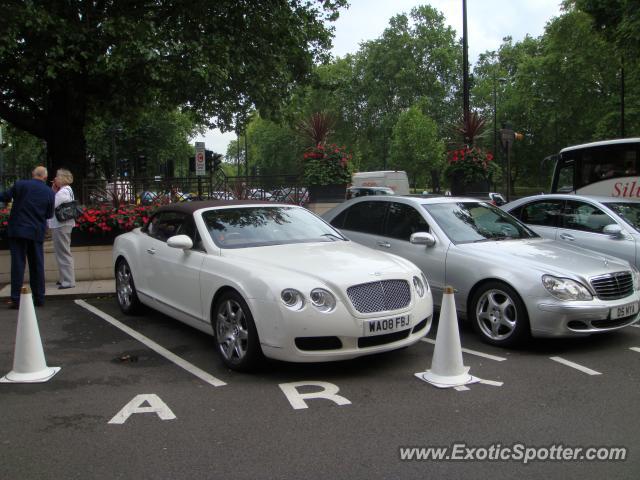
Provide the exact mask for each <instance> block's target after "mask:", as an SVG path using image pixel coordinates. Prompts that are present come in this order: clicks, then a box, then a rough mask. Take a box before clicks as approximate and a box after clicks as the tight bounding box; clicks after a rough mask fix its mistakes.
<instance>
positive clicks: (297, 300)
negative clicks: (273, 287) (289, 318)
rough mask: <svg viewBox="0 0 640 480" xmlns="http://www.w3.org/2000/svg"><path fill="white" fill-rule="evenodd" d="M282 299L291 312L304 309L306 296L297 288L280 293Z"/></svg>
mask: <svg viewBox="0 0 640 480" xmlns="http://www.w3.org/2000/svg"><path fill="white" fill-rule="evenodd" d="M280 298H281V299H282V303H284V304H285V306H286V307H287V308H290V309H291V310H301V309H302V307H304V296H303V295H302V294H301V293H300V292H299V291H298V290H296V289H295V288H285V289H284V290H282V292H281V293H280Z"/></svg>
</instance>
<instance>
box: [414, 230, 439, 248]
mask: <svg viewBox="0 0 640 480" xmlns="http://www.w3.org/2000/svg"><path fill="white" fill-rule="evenodd" d="M409 241H410V242H411V243H413V244H414V245H426V246H427V247H433V246H434V245H435V244H436V237H434V236H433V235H431V234H430V233H427V232H416V233H414V234H412V235H411V237H410V238H409Z"/></svg>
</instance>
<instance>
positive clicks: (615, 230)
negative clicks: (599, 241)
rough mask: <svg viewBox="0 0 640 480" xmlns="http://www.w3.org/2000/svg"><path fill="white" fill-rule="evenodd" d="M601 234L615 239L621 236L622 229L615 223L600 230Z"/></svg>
mask: <svg viewBox="0 0 640 480" xmlns="http://www.w3.org/2000/svg"><path fill="white" fill-rule="evenodd" d="M602 233H605V234H607V235H610V236H612V237H615V238H619V237H622V236H623V233H622V228H620V225H618V224H617V223H612V224H611V225H607V226H605V227H604V228H603V229H602Z"/></svg>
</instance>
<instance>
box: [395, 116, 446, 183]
mask: <svg viewBox="0 0 640 480" xmlns="http://www.w3.org/2000/svg"><path fill="white" fill-rule="evenodd" d="M443 160H444V143H443V142H442V140H441V139H440V138H439V135H438V127H437V125H436V123H435V122H434V121H433V120H432V119H430V118H429V117H427V116H425V115H424V114H423V113H422V112H421V111H420V109H419V108H418V107H417V106H413V107H411V108H409V109H408V110H406V111H404V112H402V113H401V114H400V117H399V118H398V121H397V123H396V124H395V126H394V127H393V135H392V143H391V165H392V166H393V168H395V169H396V170H405V171H406V172H407V174H408V176H409V180H410V182H411V186H412V187H413V188H417V187H418V185H425V184H426V183H427V182H428V183H430V184H431V189H432V190H436V189H439V182H437V180H438V179H439V172H440V171H441V170H442V166H443ZM434 180H436V181H434ZM434 183H435V185H434Z"/></svg>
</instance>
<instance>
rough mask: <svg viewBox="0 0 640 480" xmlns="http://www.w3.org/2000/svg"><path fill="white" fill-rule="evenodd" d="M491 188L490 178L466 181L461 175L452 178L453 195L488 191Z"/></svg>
mask: <svg viewBox="0 0 640 480" xmlns="http://www.w3.org/2000/svg"><path fill="white" fill-rule="evenodd" d="M490 189H491V186H490V184H489V181H488V180H476V181H472V182H469V181H466V180H465V179H464V178H463V177H462V176H461V175H454V176H453V178H452V179H451V195H454V196H461V195H467V194H470V193H486V192H488V191H489V190H490Z"/></svg>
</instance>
